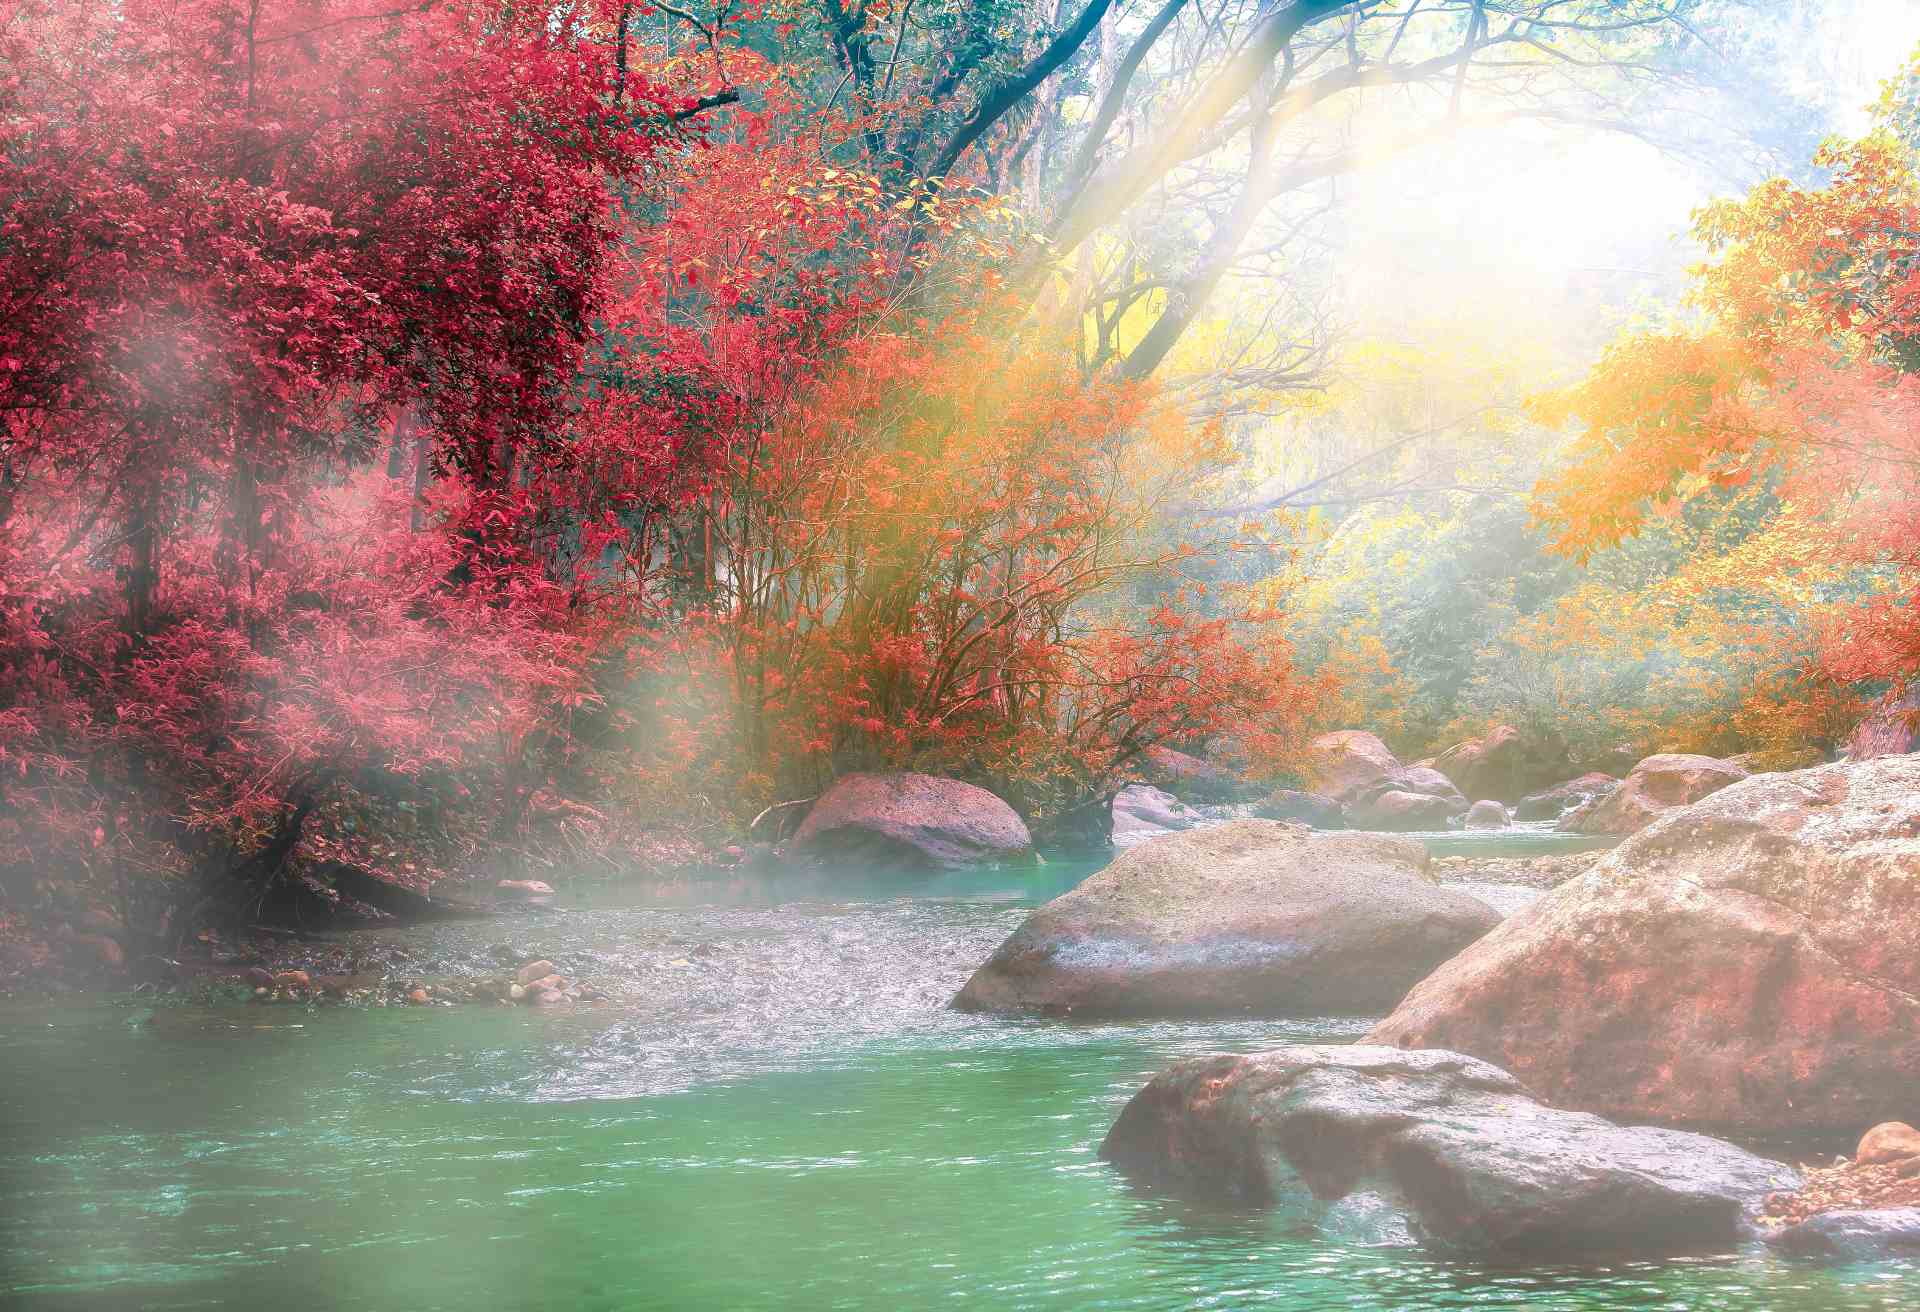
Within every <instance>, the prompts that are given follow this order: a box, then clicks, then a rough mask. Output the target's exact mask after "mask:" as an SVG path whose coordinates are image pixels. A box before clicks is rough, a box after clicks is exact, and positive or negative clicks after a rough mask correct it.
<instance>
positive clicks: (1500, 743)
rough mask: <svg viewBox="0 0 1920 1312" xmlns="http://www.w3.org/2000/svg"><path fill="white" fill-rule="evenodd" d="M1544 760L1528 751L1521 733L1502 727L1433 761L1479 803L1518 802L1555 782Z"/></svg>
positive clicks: (1507, 726)
mask: <svg viewBox="0 0 1920 1312" xmlns="http://www.w3.org/2000/svg"><path fill="white" fill-rule="evenodd" d="M1540 756H1541V754H1540V753H1538V752H1534V751H1529V750H1528V748H1527V744H1526V742H1525V740H1524V739H1522V738H1521V736H1520V731H1519V730H1518V729H1516V728H1514V727H1513V726H1512V725H1510V724H1502V725H1498V726H1496V727H1495V728H1493V729H1490V730H1488V731H1487V734H1486V736H1485V737H1482V738H1474V739H1471V740H1469V741H1467V742H1464V743H1455V744H1454V745H1453V746H1452V747H1449V748H1447V750H1446V751H1444V752H1441V753H1440V755H1438V756H1436V757H1434V758H1433V767H1434V769H1436V770H1438V771H1440V773H1442V774H1444V775H1446V776H1447V778H1449V779H1451V780H1453V782H1454V785H1455V786H1456V787H1458V788H1459V789H1460V791H1461V792H1463V793H1465V794H1466V795H1467V796H1468V797H1469V798H1471V799H1472V800H1474V801H1476V802H1478V801H1480V800H1482V799H1484V798H1492V799H1493V800H1494V801H1496V802H1514V801H1517V800H1519V798H1520V797H1521V796H1522V795H1524V794H1525V793H1526V792H1527V791H1528V790H1529V789H1532V788H1536V787H1538V786H1539V785H1540V784H1541V783H1543V782H1545V780H1547V779H1551V778H1553V767H1552V765H1551V764H1549V763H1547V762H1544V761H1542V760H1541V759H1540Z"/></svg>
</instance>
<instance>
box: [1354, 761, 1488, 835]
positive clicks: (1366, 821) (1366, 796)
mask: <svg viewBox="0 0 1920 1312" xmlns="http://www.w3.org/2000/svg"><path fill="white" fill-rule="evenodd" d="M1467 809H1468V808H1467V799H1466V797H1465V796H1464V795H1462V794H1461V792H1460V790H1459V789H1458V788H1455V787H1454V786H1453V781H1452V780H1451V779H1449V778H1447V776H1445V775H1444V774H1441V773H1440V772H1439V771H1438V770H1435V769H1433V768H1432V767H1430V766H1424V765H1408V766H1401V767H1399V768H1397V769H1394V770H1392V771H1390V772H1389V773H1387V774H1385V775H1382V776H1381V777H1380V778H1379V779H1376V780H1375V781H1374V782H1373V783H1372V784H1370V785H1367V786H1366V787H1364V788H1361V789H1359V790H1357V791H1356V792H1354V793H1353V794H1351V795H1350V796H1349V797H1348V799H1347V802H1346V805H1345V806H1344V807H1343V808H1342V810H1343V813H1344V815H1345V817H1346V821H1347V824H1348V825H1350V826H1351V827H1353V828H1355V829H1380V830H1387V831H1389V832H1393V833H1410V832H1413V831H1415V830H1437V829H1445V828H1446V827H1447V826H1448V825H1450V824H1452V823H1453V821H1454V820H1456V819H1458V818H1459V817H1460V816H1463V815H1465V814H1466V813H1467Z"/></svg>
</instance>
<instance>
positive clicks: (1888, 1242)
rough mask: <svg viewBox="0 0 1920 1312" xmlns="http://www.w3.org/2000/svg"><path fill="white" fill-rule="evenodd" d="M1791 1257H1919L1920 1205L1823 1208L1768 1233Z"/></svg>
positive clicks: (1861, 1259) (1845, 1259)
mask: <svg viewBox="0 0 1920 1312" xmlns="http://www.w3.org/2000/svg"><path fill="white" fill-rule="evenodd" d="M1767 1243H1768V1244H1770V1245H1771V1246H1772V1247H1774V1248H1776V1249H1778V1250H1779V1251H1780V1252H1782V1253H1786V1254H1788V1255H1790V1256H1793V1257H1811V1258H1822V1259H1825V1260H1827V1261H1833V1262H1872V1261H1884V1260H1886V1259H1888V1258H1895V1257H1920V1207H1887V1208H1878V1209H1873V1210H1866V1211H1842V1212H1822V1213H1820V1215H1818V1216H1813V1217H1808V1218H1807V1219H1806V1220H1804V1221H1801V1222H1799V1223H1798V1224H1796V1225H1790V1226H1788V1227H1786V1228H1785V1229H1784V1230H1779V1231H1776V1232H1774V1233H1773V1234H1770V1235H1768V1236H1767Z"/></svg>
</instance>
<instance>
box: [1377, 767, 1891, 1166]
mask: <svg viewBox="0 0 1920 1312" xmlns="http://www.w3.org/2000/svg"><path fill="white" fill-rule="evenodd" d="M1370 1041H1371V1042H1376V1043H1392V1044H1398V1045H1400V1046H1402V1047H1407V1048H1452V1049H1457V1050H1459V1051H1461V1052H1468V1053H1472V1054H1473V1055H1475V1056H1477V1057H1482V1058H1485V1059H1486V1060H1488V1061H1492V1062H1496V1063H1498V1064H1499V1065H1501V1066H1504V1067H1506V1068H1508V1069H1510V1070H1512V1071H1514V1072H1515V1073H1516V1074H1517V1075H1519V1076H1520V1078H1521V1079H1523V1080H1525V1081H1526V1082H1527V1085H1528V1087H1530V1088H1531V1089H1533V1090H1534V1091H1535V1092H1536V1093H1538V1094H1539V1095H1540V1096H1541V1097H1543V1098H1545V1099H1547V1100H1548V1101H1549V1102H1552V1103H1554V1104H1556V1105H1560V1106H1568V1107H1578V1108H1582V1109H1585V1110H1589V1111H1594V1112H1599V1113H1602V1114H1604V1115H1608V1116H1619V1117H1624V1118H1628V1119H1633V1120H1651V1121H1664V1122H1669V1123H1675V1124H1691V1125H1696V1126H1708V1127H1725V1128H1732V1129H1738V1130H1741V1131H1746V1132H1784V1131H1844V1132H1847V1133H1850V1134H1858V1133H1859V1132H1860V1130H1861V1128H1862V1127H1864V1126H1869V1125H1873V1124H1875V1123H1877V1122H1880V1121H1889V1120H1894V1119H1897V1118H1898V1117H1900V1116H1902V1115H1905V1114H1910V1113H1911V1111H1912V1109H1913V1105H1914V1090H1915V1089H1916V1088H1920V757H1912V756H1894V757H1883V758H1881V759H1878V760H1873V761H1867V762H1862V763H1859V764H1838V765H1826V766H1820V767H1818V768H1816V769H1812V770H1802V771H1798V772H1795V773H1792V774H1765V775H1755V776H1754V777H1753V778H1751V779H1747V780H1744V781H1742V782H1739V783H1736V784H1733V785H1732V786H1730V787H1728V788H1725V789H1723V790H1721V791H1719V792H1717V793H1715V794H1713V795H1712V796H1711V797H1709V798H1707V799H1706V800H1705V801H1702V802H1698V803H1696V804H1694V805H1693V806H1691V807H1688V808H1685V809H1684V810H1674V811H1671V812H1669V813H1668V814H1667V815H1666V816H1665V817H1664V818H1662V819H1660V820H1658V821H1656V822H1655V823H1654V824H1652V825H1651V826H1649V827H1648V828H1646V829H1645V830H1642V831H1641V832H1640V833H1639V834H1637V835H1635V836H1633V837H1632V838H1629V839H1627V840H1626V841H1625V842H1624V843H1622V844H1621V845H1620V846H1619V847H1617V848H1615V849H1614V850H1613V851H1612V852H1610V853H1608V854H1607V855H1606V856H1605V857H1603V858H1602V859H1601V860H1600V861H1599V862H1598V863H1596V864H1595V866H1594V868H1593V869H1592V870H1591V871H1590V872H1589V873H1588V874H1586V875H1585V876H1583V877H1581V878H1579V879H1576V880H1573V881H1571V882H1569V883H1566V884H1563V885H1561V886H1560V888H1558V889H1557V890H1555V891H1554V892H1553V893H1550V894H1549V895H1547V896H1546V897H1544V898H1542V899H1541V900H1540V901H1538V902H1536V903H1534V904H1533V905H1532V906H1531V907H1529V908H1527V909H1526V910H1525V911H1522V912H1521V913H1520V914H1518V915H1516V916H1515V917H1514V918H1513V919H1511V920H1509V921H1507V922H1506V923H1505V924H1503V925H1501V926H1500V927H1499V928H1498V929H1496V930H1494V931H1493V932H1492V933H1491V934H1489V935H1487V936H1486V937H1485V938H1484V939H1482V940H1480V941H1479V942H1478V943H1476V944H1474V945H1473V946H1472V947H1470V948H1468V949H1467V950H1466V951H1465V952H1463V953H1461V954H1460V955H1459V956H1458V957H1455V958H1454V959H1453V960H1451V961H1449V962H1447V963H1446V964H1445V965H1444V966H1442V967H1441V968H1440V969H1439V970H1437V971H1435V972H1434V974H1433V975H1432V976H1430V977H1429V978H1427V979H1426V980H1423V981H1422V982H1421V983H1420V984H1419V986H1418V987H1416V988H1415V989H1414V990H1413V991H1412V992H1411V993H1410V994H1409V995H1408V996H1407V999H1406V1000H1405V1001H1404V1002H1402V1003H1401V1004H1400V1006H1399V1007H1398V1008H1397V1009H1396V1010H1395V1011H1394V1012H1393V1014H1392V1015H1390V1016H1388V1017H1387V1018H1386V1020H1384V1021H1383V1022H1382V1023H1381V1024H1380V1025H1378V1026H1376V1027H1375V1029H1374V1030H1373V1033H1372V1035H1371V1036H1370Z"/></svg>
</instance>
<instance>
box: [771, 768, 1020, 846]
mask: <svg viewBox="0 0 1920 1312" xmlns="http://www.w3.org/2000/svg"><path fill="white" fill-rule="evenodd" d="M789 850H790V851H791V852H792V853H793V854H794V855H796V856H804V857H810V858H813V859H815V860H823V861H859V862H872V863H874V864H878V865H904V866H909V867H913V868H918V869H935V870H941V869H961V868H965V867H967V866H977V865H991V864H995V863H999V862H1013V861H1027V860H1030V859H1032V856H1033V840H1032V838H1031V837H1030V836H1029V835H1028V833H1027V827H1026V825H1025V824H1023V823H1022V822H1021V820H1020V817H1019V815H1018V814H1016V813H1015V811H1014V809H1013V808H1012V807H1010V806H1008V805H1007V804H1006V803H1005V802H1003V801H1001V800H1000V799H999V798H998V797H995V796H994V795H993V794H992V793H990V792H988V791H987V790H986V789H984V788H976V787H975V786H974V785H972V784H966V783H961V782H960V781H959V780H958V779H940V778H936V777H934V776H933V775H926V774H909V773H900V774H850V775H846V776H844V777H843V778H841V779H840V780H839V781H837V782H836V783H835V784H834V785H833V787H831V788H829V789H828V790H827V791H826V793H825V794H823V795H822V796H821V798H820V800H819V801H817V802H815V803H814V804H813V809H812V810H811V811H808V812H807V818H806V819H805V820H803V821H801V822H800V828H799V829H798V830H796V831H795V832H794V835H793V842H792V843H791V844H790V847H789Z"/></svg>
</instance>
